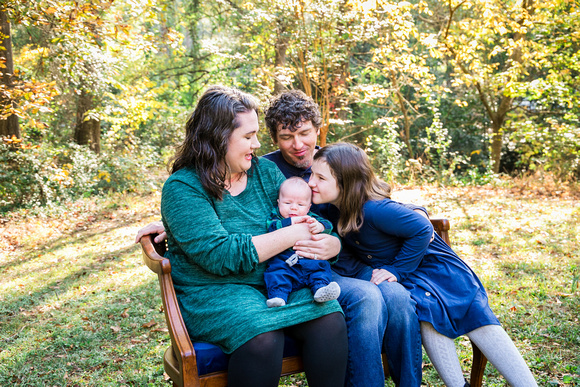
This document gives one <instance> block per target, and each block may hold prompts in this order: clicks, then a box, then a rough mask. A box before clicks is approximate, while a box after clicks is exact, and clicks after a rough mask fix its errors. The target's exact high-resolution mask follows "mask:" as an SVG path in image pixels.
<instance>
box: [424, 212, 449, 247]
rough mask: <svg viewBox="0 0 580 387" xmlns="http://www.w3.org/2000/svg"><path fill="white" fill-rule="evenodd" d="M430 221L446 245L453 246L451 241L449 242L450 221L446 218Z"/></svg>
mask: <svg viewBox="0 0 580 387" xmlns="http://www.w3.org/2000/svg"><path fill="white" fill-rule="evenodd" d="M429 220H430V221H431V224H432V225H433V229H435V232H436V233H437V234H439V236H440V237H441V238H442V239H443V240H444V241H445V243H447V244H448V245H449V246H451V241H450V240H449V229H450V228H451V226H450V224H449V220H447V219H445V218H431V219H429Z"/></svg>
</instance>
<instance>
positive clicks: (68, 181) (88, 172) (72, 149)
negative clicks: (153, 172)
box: [0, 139, 161, 212]
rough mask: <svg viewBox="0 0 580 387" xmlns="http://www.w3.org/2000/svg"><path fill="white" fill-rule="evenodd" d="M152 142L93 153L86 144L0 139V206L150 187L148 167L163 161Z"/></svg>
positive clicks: (3, 208) (54, 201) (6, 207)
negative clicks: (145, 144) (35, 143)
mask: <svg viewBox="0 0 580 387" xmlns="http://www.w3.org/2000/svg"><path fill="white" fill-rule="evenodd" d="M159 159H160V158H159V156H158V155H157V153H156V152H154V150H153V149H152V148H151V147H146V146H144V147H141V148H139V149H133V150H132V152H131V153H129V152H127V151H126V150H116V151H111V150H108V151H107V150H106V151H104V152H103V153H102V154H101V155H96V154H95V153H93V152H92V151H90V150H89V148H88V147H87V146H80V145H76V144H66V145H64V146H58V147H51V146H49V145H36V146H32V145H24V144H23V143H22V142H20V140H14V139H13V140H4V141H3V142H1V143H0V164H1V165H2V166H3V168H2V169H1V170H0V211H2V212H4V211H7V210H10V209H13V208H18V207H38V206H44V205H47V204H57V203H63V202H66V201H70V200H74V199H77V198H79V197H83V196H90V195H94V194H99V193H103V192H110V191H114V192H118V191H121V192H127V191H143V190H151V189H152V188H154V184H155V179H153V178H148V176H150V173H149V172H148V170H149V169H151V168H154V167H155V166H158V165H160V164H161V162H160V160H159Z"/></svg>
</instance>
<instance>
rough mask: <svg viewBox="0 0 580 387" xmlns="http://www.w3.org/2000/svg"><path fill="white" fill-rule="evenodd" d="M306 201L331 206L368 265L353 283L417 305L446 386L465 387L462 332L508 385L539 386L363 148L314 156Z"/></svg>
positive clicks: (473, 282) (474, 288)
mask: <svg viewBox="0 0 580 387" xmlns="http://www.w3.org/2000/svg"><path fill="white" fill-rule="evenodd" d="M309 185H310V188H311V189H312V201H313V203H315V204H320V203H329V204H332V206H328V211H327V212H328V214H322V215H326V216H325V217H326V218H327V219H330V220H332V221H335V223H337V230H338V233H339V234H340V235H341V236H342V238H343V248H347V249H349V250H350V252H351V253H353V254H354V255H355V256H356V257H357V258H358V259H359V260H361V261H363V262H364V263H366V265H367V266H366V268H365V269H363V270H361V271H359V272H358V273H357V277H358V278H362V279H366V280H370V281H371V282H372V283H374V284H376V285H378V286H380V284H381V283H382V282H384V281H388V282H393V281H398V282H400V283H401V284H402V285H403V286H405V288H406V289H407V290H408V291H409V292H410V293H411V296H412V298H413V299H414V300H415V301H416V303H417V305H416V308H417V314H418V317H419V321H420V323H421V335H422V339H423V346H424V347H425V350H426V351H427V355H428V356H429V358H430V359H431V361H432V362H433V365H434V366H435V368H436V369H437V372H438V373H439V375H440V376H441V378H442V379H443V381H444V383H445V384H446V385H447V386H450V387H455V386H458V387H464V386H468V383H466V382H465V379H464V378H463V373H462V371H461V367H460V364H459V360H458V358H457V354H456V352H455V344H454V342H453V339H454V338H456V337H458V336H460V335H464V334H465V335H467V336H468V337H469V338H470V339H471V340H472V341H473V342H474V343H475V344H476V345H477V346H478V347H479V348H480V349H481V351H482V352H483V353H484V355H485V356H486V357H487V358H488V360H489V361H490V362H491V363H492V364H493V365H494V366H495V367H496V368H497V370H498V371H499V372H500V373H501V374H502V375H503V376H504V377H505V378H506V379H507V381H508V383H510V385H512V386H522V387H530V386H537V384H536V381H535V380H534V377H533V376H532V374H531V372H530V370H529V368H528V367H527V365H526V363H525V362H524V360H523V358H522V356H521V355H520V353H519V352H518V350H517V348H516V347H515V345H514V344H513V342H512V341H511V339H510V338H509V337H508V335H507V333H506V332H505V331H504V330H503V328H502V327H501V326H500V323H499V320H498V319H497V317H496V316H495V315H494V314H493V312H492V311H491V309H490V307H489V304H488V300H487V294H486V292H485V289H484V288H483V285H482V284H481V282H480V281H479V279H478V278H477V276H476V275H475V273H474V272H473V271H472V270H471V269H470V268H469V267H468V266H467V265H466V264H465V263H464V262H463V261H462V260H461V259H460V258H459V257H458V256H457V255H456V254H455V252H453V250H451V248H450V247H449V246H448V245H447V244H446V243H445V242H444V241H443V240H442V239H441V238H440V237H439V236H438V235H436V234H435V236H434V235H433V227H432V226H431V223H430V222H429V220H428V219H427V217H426V216H421V215H420V214H419V213H418V212H416V211H413V210H412V209H410V208H408V207H407V206H403V205H401V204H399V203H397V202H395V201H392V200H391V199H390V198H389V197H390V195H389V192H390V188H389V186H388V185H387V184H386V183H384V182H382V181H380V180H379V179H377V178H376V177H375V175H374V173H373V171H372V169H371V166H370V162H369V160H368V157H367V156H366V154H365V153H364V151H363V150H362V149H360V148H358V147H356V146H355V145H351V144H346V143H338V144H334V145H330V146H327V147H325V148H323V149H321V150H319V151H318V152H317V153H316V154H315V156H314V164H313V165H312V176H311V178H310V182H309Z"/></svg>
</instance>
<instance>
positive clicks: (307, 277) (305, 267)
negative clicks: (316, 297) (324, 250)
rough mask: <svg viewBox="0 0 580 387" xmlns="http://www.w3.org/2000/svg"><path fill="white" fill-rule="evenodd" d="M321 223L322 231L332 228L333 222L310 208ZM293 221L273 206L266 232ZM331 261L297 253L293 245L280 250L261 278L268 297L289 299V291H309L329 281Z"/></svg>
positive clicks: (285, 300)
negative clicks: (306, 288) (305, 289)
mask: <svg viewBox="0 0 580 387" xmlns="http://www.w3.org/2000/svg"><path fill="white" fill-rule="evenodd" d="M308 216H311V217H313V218H314V219H316V220H317V221H319V222H320V223H322V225H323V226H324V231H323V232H324V233H325V234H330V233H331V232H332V223H330V222H329V221H328V220H326V219H324V218H322V217H320V216H319V215H316V214H315V213H313V212H309V213H308ZM290 225H292V218H284V217H282V215H280V211H279V210H278V208H274V209H273V210H272V213H271V214H270V219H268V232H272V231H275V230H278V229H281V228H283V227H287V226H290ZM331 278H332V274H331V273H330V263H328V261H324V260H315V259H309V258H303V257H300V256H298V255H297V254H296V253H295V252H294V250H293V249H288V250H284V251H282V252H281V253H280V254H278V255H276V256H274V257H272V258H270V260H269V261H268V268H267V269H266V272H265V273H264V281H265V282H266V288H267V290H268V298H269V299H270V298H276V297H278V298H281V299H283V300H284V302H288V294H290V292H293V291H296V290H299V289H302V288H303V287H306V286H307V287H309V288H310V289H311V290H312V294H314V293H316V291H317V290H318V289H320V288H322V287H324V286H326V285H328V284H329V283H330V282H331Z"/></svg>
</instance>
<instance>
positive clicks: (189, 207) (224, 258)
mask: <svg viewBox="0 0 580 387" xmlns="http://www.w3.org/2000/svg"><path fill="white" fill-rule="evenodd" d="M161 212H162V215H163V223H164V226H165V229H166V230H167V234H168V242H169V243H168V246H169V248H170V253H175V254H179V255H184V256H185V258H186V260H187V261H188V262H190V263H193V264H195V265H197V266H199V267H201V268H202V269H204V270H205V271H207V272H210V273H212V274H215V275H218V276H225V275H229V274H239V273H248V272H250V271H252V270H254V269H255V268H256V266H257V265H258V253H257V251H256V249H255V247H254V244H253V243H252V235H251V234H249V233H243V232H241V230H242V229H240V232H238V233H233V232H228V230H226V229H225V228H224V226H223V224H222V221H221V220H220V218H219V217H218V214H217V213H216V209H215V205H214V200H213V199H212V198H211V197H210V196H209V195H208V194H207V193H206V192H205V190H203V188H202V186H201V183H200V182H199V180H198V179H197V176H193V174H192V173H191V172H189V173H187V172H184V173H181V174H179V173H176V174H174V175H172V177H170V178H169V179H168V180H167V182H166V183H165V185H164V187H163V193H162V200H161ZM171 250H173V251H171Z"/></svg>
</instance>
